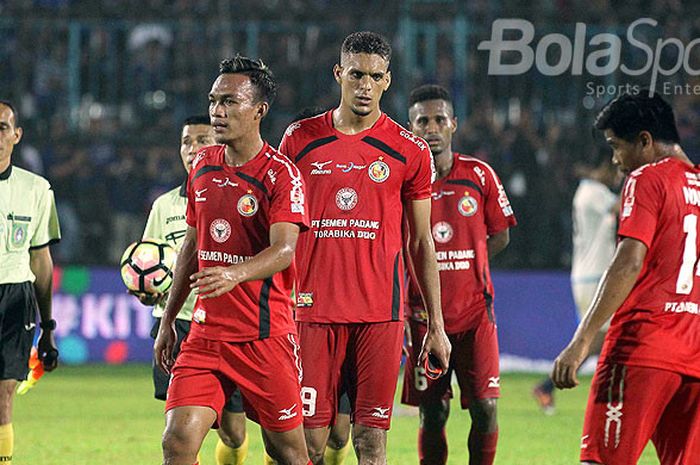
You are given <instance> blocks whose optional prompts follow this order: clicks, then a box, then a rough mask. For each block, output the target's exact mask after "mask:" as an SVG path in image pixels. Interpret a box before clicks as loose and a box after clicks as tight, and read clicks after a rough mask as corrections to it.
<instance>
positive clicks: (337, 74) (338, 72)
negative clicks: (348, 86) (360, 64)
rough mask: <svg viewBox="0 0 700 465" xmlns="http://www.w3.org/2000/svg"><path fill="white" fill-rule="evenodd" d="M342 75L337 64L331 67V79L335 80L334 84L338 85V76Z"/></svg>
mask: <svg viewBox="0 0 700 465" xmlns="http://www.w3.org/2000/svg"><path fill="white" fill-rule="evenodd" d="M342 73H343V68H342V67H341V66H340V65H339V64H337V63H336V64H335V65H333V77H334V78H335V82H337V83H338V84H340V75H341V74H342Z"/></svg>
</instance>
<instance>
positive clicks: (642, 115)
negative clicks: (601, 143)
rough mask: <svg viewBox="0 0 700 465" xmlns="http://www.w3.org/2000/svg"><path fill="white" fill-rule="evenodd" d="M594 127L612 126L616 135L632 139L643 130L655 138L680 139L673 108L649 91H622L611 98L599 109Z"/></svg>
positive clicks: (668, 140)
mask: <svg viewBox="0 0 700 465" xmlns="http://www.w3.org/2000/svg"><path fill="white" fill-rule="evenodd" d="M594 127H595V128H596V129H599V130H601V131H604V130H606V129H611V130H612V131H613V132H614V133H615V135H616V136H617V137H619V138H621V139H624V140H626V141H628V142H632V141H634V140H635V138H636V137H637V136H638V135H639V133H640V132H642V131H648V132H649V133H650V134H651V136H652V137H653V138H654V140H658V141H661V142H668V143H679V142H680V140H681V139H680V136H679V135H678V129H677V128H676V119H675V117H674V115H673V108H671V105H669V104H668V103H667V102H666V101H665V100H664V99H662V98H661V96H660V95H659V94H657V93H656V92H654V95H653V96H651V97H649V93H648V91H644V90H643V91H641V92H640V93H638V94H622V95H620V96H619V97H617V98H615V99H613V100H612V101H610V102H608V103H607V104H606V105H605V107H603V109H602V110H601V111H600V113H598V116H597V117H596V120H595V124H594Z"/></svg>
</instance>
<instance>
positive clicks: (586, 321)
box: [551, 237, 647, 389]
mask: <svg viewBox="0 0 700 465" xmlns="http://www.w3.org/2000/svg"><path fill="white" fill-rule="evenodd" d="M646 254H647V246H646V245H645V244H644V243H643V242H641V241H639V240H637V239H632V238H629V237H627V238H624V239H623V240H622V241H620V243H619V244H618V246H617V250H616V251H615V256H614V257H613V260H612V262H611V263H610V266H608V269H607V270H606V271H605V274H603V278H602V279H601V282H600V285H599V286H598V290H597V291H596V293H595V296H594V297H593V303H592V304H591V306H590V307H589V308H588V311H586V315H585V316H584V317H583V320H581V323H579V325H578V328H577V329H576V333H575V334H574V336H573V338H572V339H571V342H569V345H568V346H566V348H565V349H564V350H563V351H562V352H561V354H559V357H557V359H556V360H555V361H554V368H553V370H552V375H551V376H552V381H554V385H555V386H557V387H558V388H559V389H567V388H572V387H575V386H577V385H578V379H577V378H576V371H577V370H578V368H579V366H580V365H581V363H583V361H584V360H585V359H586V357H587V356H588V350H589V348H590V345H591V342H592V341H593V338H594V337H595V335H596V334H597V332H598V331H599V330H600V328H601V327H602V326H603V324H604V323H605V322H606V321H608V320H609V319H610V317H612V315H613V314H614V313H615V311H616V310H617V309H618V308H620V306H621V305H622V304H623V302H624V301H625V299H626V298H627V296H629V294H630V292H631V291H632V288H633V287H634V283H635V282H636V281H637V277H638V276H639V273H640V271H641V270H642V266H643V264H644V257H645V256H646Z"/></svg>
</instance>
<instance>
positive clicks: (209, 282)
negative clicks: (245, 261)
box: [190, 266, 240, 299]
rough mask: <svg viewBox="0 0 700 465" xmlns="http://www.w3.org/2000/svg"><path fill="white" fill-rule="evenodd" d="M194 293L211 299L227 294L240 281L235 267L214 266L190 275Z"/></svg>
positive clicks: (202, 297) (201, 297)
mask: <svg viewBox="0 0 700 465" xmlns="http://www.w3.org/2000/svg"><path fill="white" fill-rule="evenodd" d="M190 280H192V284H190V287H191V288H192V289H194V293H195V294H198V295H199V298H200V299H211V298H214V297H219V296H221V295H224V294H226V293H227V292H229V291H230V290H231V289H233V288H234V287H236V286H237V285H238V283H239V282H240V278H239V277H238V276H237V273H236V272H235V269H234V268H233V267H225V266H213V267H211V268H204V269H203V270H202V271H199V272H197V273H195V274H193V275H192V276H190Z"/></svg>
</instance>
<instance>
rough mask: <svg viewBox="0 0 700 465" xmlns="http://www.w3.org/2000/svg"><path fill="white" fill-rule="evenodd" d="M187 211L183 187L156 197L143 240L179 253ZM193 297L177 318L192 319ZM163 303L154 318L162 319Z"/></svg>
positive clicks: (154, 308)
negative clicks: (154, 240) (166, 244)
mask: <svg viewBox="0 0 700 465" xmlns="http://www.w3.org/2000/svg"><path fill="white" fill-rule="evenodd" d="M186 211H187V193H186V191H185V185H184V184H183V185H182V186H181V187H177V188H175V189H173V190H171V191H168V192H166V193H165V194H163V195H161V196H160V197H158V198H157V199H156V200H155V201H154V202H153V206H152V207H151V213H150V214H149V215H148V221H147V222H146V230H145V231H144V232H143V237H144V239H157V240H159V241H161V242H166V243H168V244H169V245H170V246H172V247H173V248H174V249H175V251H176V252H179V251H180V248H181V247H182V241H183V240H184V238H185V234H186V233H187V223H186V222H185V213H186ZM194 301H195V295H194V293H192V292H190V295H188V296H187V300H185V303H184V304H183V305H182V309H181V310H180V313H178V314H177V318H178V319H180V320H187V321H190V320H191V319H192V309H193V308H194ZM163 310H165V302H163V303H162V304H158V305H156V306H155V307H153V316H154V317H155V318H162V317H163Z"/></svg>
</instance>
